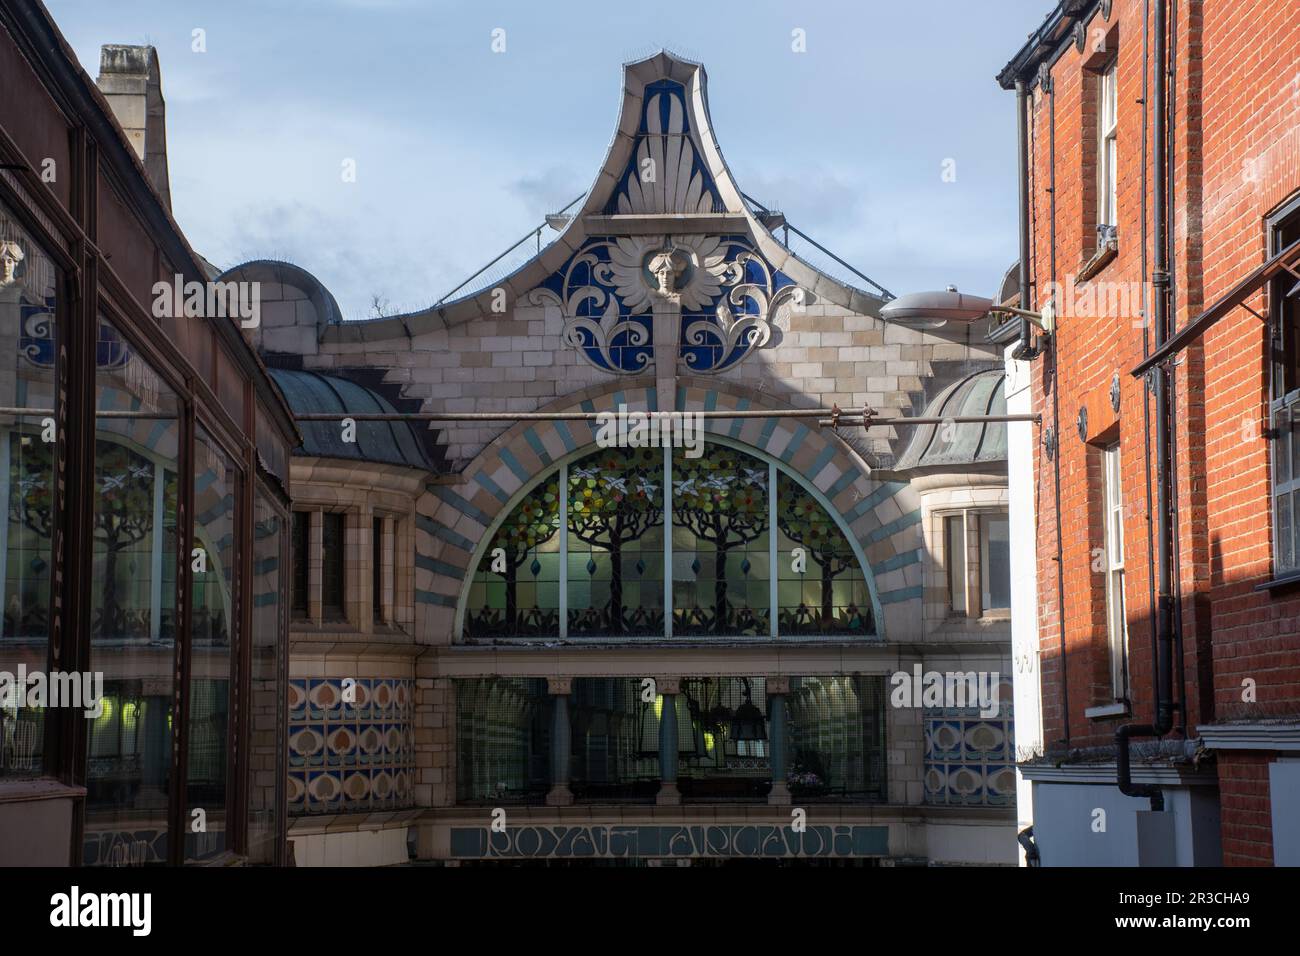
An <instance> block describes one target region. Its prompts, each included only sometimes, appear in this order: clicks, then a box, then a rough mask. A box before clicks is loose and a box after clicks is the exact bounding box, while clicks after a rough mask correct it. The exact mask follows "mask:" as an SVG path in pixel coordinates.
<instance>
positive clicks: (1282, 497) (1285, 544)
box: [1273, 492, 1296, 571]
mask: <svg viewBox="0 0 1300 956" xmlns="http://www.w3.org/2000/svg"><path fill="white" fill-rule="evenodd" d="M1273 500H1274V502H1275V503H1276V507H1277V516H1276V521H1277V567H1278V570H1279V571H1287V570H1290V569H1292V568H1294V567H1295V564H1296V562H1295V546H1294V542H1293V541H1292V532H1291V494H1290V493H1289V492H1283V493H1282V494H1279V495H1276V496H1274V499H1273Z"/></svg>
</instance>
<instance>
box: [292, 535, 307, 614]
mask: <svg viewBox="0 0 1300 956" xmlns="http://www.w3.org/2000/svg"><path fill="white" fill-rule="evenodd" d="M310 532H311V515H310V514H309V513H308V512H306V511H295V512H294V513H293V613H294V616H295V617H306V616H307V613H308V605H307V583H308V581H309V580H310V578H309V577H308V573H307V568H308V564H309V561H310V557H311V550H310V549H311V545H310V541H311V538H310Z"/></svg>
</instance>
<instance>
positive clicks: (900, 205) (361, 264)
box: [46, 0, 1053, 318]
mask: <svg viewBox="0 0 1300 956" xmlns="http://www.w3.org/2000/svg"><path fill="white" fill-rule="evenodd" d="M46 4H47V6H48V7H49V9H50V11H51V13H52V14H53V16H54V18H55V20H56V22H57V23H58V24H59V26H60V28H61V29H62V30H63V33H64V35H65V36H66V37H67V38H68V41H69V42H70V43H71V45H72V47H73V49H74V50H75V51H76V53H77V55H78V57H79V58H80V59H81V62H82V64H83V66H85V67H86V70H87V72H88V73H89V74H90V75H91V76H92V77H94V76H96V75H98V72H99V53H98V51H99V46H100V44H103V43H151V44H153V45H154V46H156V47H157V48H158V53H159V56H160V58H161V63H162V71H163V93H164V96H165V97H166V100H167V127H168V157H169V162H170V172H171V188H172V200H173V207H174V212H175V214H176V218H177V220H178V221H179V222H180V224H181V226H182V228H184V229H185V231H186V233H187V235H188V236H189V239H190V241H191V243H192V244H193V245H194V247H195V248H196V249H197V250H198V251H199V252H200V253H202V254H203V255H205V256H206V257H207V258H209V259H210V260H212V261H213V262H214V263H216V264H217V265H219V266H223V267H225V266H230V265H234V264H235V263H238V262H241V261H243V260H246V259H250V258H260V257H274V258H282V259H288V260H290V261H293V262H296V263H297V264H299V265H301V266H302V267H304V268H305V269H307V270H309V271H310V272H312V273H313V274H315V275H316V276H317V277H318V278H319V279H321V281H323V282H324V283H325V284H326V285H327V286H328V287H329V288H330V290H331V291H332V292H334V294H335V296H336V297H337V298H338V300H339V304H340V306H341V307H342V309H343V313H344V315H345V316H346V317H348V318H362V317H365V316H366V315H367V314H368V313H369V312H370V308H371V303H372V298H373V297H374V296H379V297H380V298H381V299H383V300H384V301H385V302H386V303H387V305H388V307H389V309H400V310H403V311H405V310H411V309H416V308H422V307H424V306H427V305H429V304H431V303H432V302H434V301H436V300H437V299H439V298H440V297H441V296H442V295H443V294H444V293H446V292H447V291H448V290H449V289H451V288H452V287H453V286H455V285H456V284H457V283H459V282H460V281H461V280H462V279H464V278H466V277H467V276H468V275H469V274H470V273H472V272H474V271H475V270H476V269H477V268H479V267H480V266H482V265H484V264H485V263H486V262H487V261H488V260H490V259H492V258H493V257H494V256H496V255H497V254H498V253H500V252H501V251H503V250H504V249H505V248H506V247H507V246H508V245H510V244H511V243H512V242H514V241H515V240H516V239H518V238H519V237H520V236H522V235H524V234H525V233H527V232H528V231H529V230H530V229H532V228H534V227H535V226H536V225H537V223H539V222H540V221H541V218H542V216H543V215H544V214H545V213H547V212H548V211H553V210H554V209H556V208H558V207H560V206H562V205H563V204H564V203H566V202H568V201H569V200H570V199H573V198H574V197H575V196H577V195H579V194H581V193H582V192H583V191H584V190H585V189H586V188H587V187H588V186H589V185H590V183H591V180H592V179H593V177H594V176H595V174H596V172H597V168H598V165H599V163H600V162H601V160H602V159H603V157H604V155H605V150H606V147H607V146H608V144H609V140H610V137H611V135H612V133H613V128H614V123H615V122H616V120H617V115H618V108H619V103H620V85H621V84H620V78H621V64H622V63H623V62H624V61H626V60H630V59H636V58H639V57H641V56H644V55H647V54H649V53H652V52H654V51H655V50H656V49H658V48H659V47H668V48H669V49H672V50H675V51H676V52H678V53H681V54H683V55H685V56H688V57H690V58H692V59H696V60H699V61H701V62H703V63H704V65H705V67H706V69H707V70H708V74H709V98H710V111H711V114H712V118H713V123H714V126H715V129H716V132H717V136H718V141H719V143H720V145H721V146H722V150H723V154H724V155H725V156H726V158H727V162H728V164H729V165H730V166H731V169H732V172H733V173H734V174H735V176H736V179H737V180H738V182H739V185H740V187H741V189H743V190H745V191H746V192H747V193H749V194H750V195H751V196H754V197H755V198H757V199H759V200H761V201H763V202H766V203H767V204H768V205H771V206H775V207H778V208H780V209H782V210H784V211H785V213H786V215H787V216H788V218H789V220H790V222H791V223H793V224H795V225H797V226H798V227H799V228H801V229H802V230H804V231H805V232H807V233H808V234H810V235H811V236H813V237H814V238H815V239H817V240H818V241H819V242H821V243H822V244H824V245H826V246H828V247H829V248H831V249H832V250H833V251H835V252H836V253H837V254H839V255H840V256H842V257H843V258H845V259H847V260H848V261H849V262H851V263H853V264H854V265H855V266H857V267H858V268H859V269H861V270H862V271H863V272H866V273H867V274H868V275H870V276H872V277H873V278H875V279H877V280H878V281H879V282H881V283H882V284H883V285H885V286H886V287H888V288H889V289H890V290H892V291H893V292H895V293H899V294H901V293H903V292H908V291H917V290H919V289H923V288H942V287H943V286H944V285H947V284H948V283H954V284H956V285H957V286H958V287H959V288H962V289H967V290H970V291H972V292H976V293H980V294H986V295H988V294H992V292H993V291H994V290H995V287H996V285H997V283H998V281H999V280H1000V279H1001V276H1002V274H1003V272H1004V271H1005V270H1006V268H1007V267H1008V266H1009V265H1010V264H1011V262H1012V261H1013V260H1014V259H1015V256H1016V235H1015V230H1016V184H1015V113H1014V108H1013V105H1014V97H1013V94H1011V93H1008V92H1004V91H1003V90H1001V89H1000V88H999V87H998V86H997V84H996V83H995V82H994V80H993V77H994V74H995V73H996V72H997V71H998V70H999V69H1000V68H1001V67H1002V65H1003V64H1004V63H1006V61H1007V60H1008V59H1010V57H1011V55H1012V54H1013V53H1014V52H1015V51H1016V49H1017V48H1018V47H1019V46H1020V44H1021V43H1023V42H1024V39H1025V37H1026V36H1027V35H1028V34H1029V33H1030V32H1031V31H1032V30H1033V29H1034V28H1035V27H1037V26H1038V24H1039V23H1040V22H1041V20H1042V18H1043V17H1044V16H1045V15H1046V14H1047V12H1048V11H1049V10H1050V9H1051V8H1052V6H1053V3H1052V2H1051V0H995V2H990V3H972V2H970V0H927V2H912V3H893V2H879V0H869V2H866V0H858V2H848V0H845V2H814V0H806V2H791V0H780V2H778V0H768V2H763V0H759V2H754V0H746V2H744V3H721V2H716V0H691V2H680V0H653V2H644V3H641V2H633V3H626V2H623V3H614V2H600V3H594V2H559V0H552V2H522V0H521V2H518V3H491V2H482V0H479V2H434V0H425V2H420V0H259V2H244V0H227V2H220V3H218V2H212V0H209V2H206V3H190V2H181V0H170V2H162V0H149V2H144V0H114V2H112V3H104V2H102V0H46ZM497 28H500V29H503V30H505V44H506V49H505V52H504V53H494V52H493V51H492V48H491V46H492V31H493V30H494V29H497ZM796 28H798V29H802V30H803V31H804V33H805V36H806V47H807V50H806V52H804V53H795V52H792V50H791V32H792V31H793V30H795V29H796ZM195 29H202V30H203V31H205V40H206V47H207V50H206V52H194V51H193V50H192V48H191V47H192V36H193V31H194V30H195ZM345 159H353V160H355V162H356V171H357V177H356V182H354V183H345V182H343V177H342V176H341V169H342V163H343V161H344V160H345ZM946 160H953V161H955V171H956V179H955V181H954V182H945V181H944V179H943V175H942V174H943V170H944V164H945V161H946ZM547 235H548V236H549V235H550V234H549V233H548V234H547Z"/></svg>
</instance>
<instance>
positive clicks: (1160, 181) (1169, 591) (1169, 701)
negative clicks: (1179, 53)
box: [1115, 0, 1175, 810]
mask: <svg viewBox="0 0 1300 956" xmlns="http://www.w3.org/2000/svg"><path fill="white" fill-rule="evenodd" d="M1168 7H1169V0H1156V5H1155V24H1154V33H1155V44H1154V60H1155V64H1154V69H1153V73H1154V90H1153V93H1154V96H1153V99H1154V100H1155V102H1154V104H1153V113H1154V120H1153V125H1154V135H1153V140H1154V143H1153V146H1154V149H1153V152H1154V154H1155V162H1154V164H1153V165H1154V167H1155V168H1154V176H1153V190H1152V191H1153V193H1154V199H1153V206H1154V210H1153V215H1152V227H1153V228H1152V235H1153V240H1154V241H1153V246H1154V247H1155V248H1154V251H1155V261H1154V262H1153V263H1152V269H1151V285H1152V294H1153V302H1152V307H1153V308H1152V311H1153V323H1152V324H1153V325H1154V326H1155V346H1156V348H1157V349H1159V348H1160V346H1161V345H1163V344H1164V342H1165V341H1166V339H1167V338H1168V333H1169V292H1170V289H1169V249H1168V225H1169V200H1168V195H1169V186H1168V172H1169V133H1168V129H1167V125H1166V124H1167V119H1168V117H1167V113H1168V107H1169V95H1168V86H1167V79H1168V69H1169V64H1168V62H1167V60H1168V52H1167V51H1168V41H1167V34H1168ZM1152 374H1153V375H1154V376H1155V393H1156V396H1155V399H1156V401H1155V404H1156V414H1155V419H1156V467H1157V469H1158V472H1157V484H1156V495H1157V501H1156V509H1157V513H1156V561H1157V566H1158V597H1157V599H1156V616H1157V620H1156V654H1155V658H1156V674H1155V681H1154V685H1155V692H1156V693H1155V697H1156V700H1155V722H1154V723H1150V724H1125V725H1123V726H1122V727H1120V728H1119V729H1118V730H1116V731H1115V749H1116V760H1115V768H1116V776H1117V778H1118V779H1117V783H1118V786H1119V790H1120V792H1121V793H1123V794H1125V795H1126V796H1130V797H1145V798H1147V799H1149V800H1150V801H1151V809H1152V810H1164V808H1165V801H1164V793H1163V791H1162V790H1161V789H1160V788H1159V787H1156V786H1151V785H1146V784H1135V783H1134V782H1133V773H1132V755H1131V754H1130V752H1129V741H1130V740H1131V739H1132V738H1135V737H1163V736H1164V735H1165V734H1167V733H1169V731H1170V730H1171V729H1172V728H1173V722H1174V721H1173V711H1174V706H1173V698H1172V689H1173V688H1172V685H1173V666H1174V661H1173V648H1174V638H1175V635H1174V627H1175V622H1174V603H1175V602H1174V595H1173V568H1172V553H1173V527H1172V509H1171V502H1172V494H1171V492H1172V488H1171V481H1170V473H1171V466H1172V462H1171V460H1170V448H1171V435H1170V429H1171V427H1172V421H1171V417H1170V397H1169V390H1170V383H1169V370H1168V369H1167V368H1166V367H1164V366H1160V367H1158V368H1156V369H1153V370H1152ZM1149 560H1150V559H1149V558H1148V561H1149Z"/></svg>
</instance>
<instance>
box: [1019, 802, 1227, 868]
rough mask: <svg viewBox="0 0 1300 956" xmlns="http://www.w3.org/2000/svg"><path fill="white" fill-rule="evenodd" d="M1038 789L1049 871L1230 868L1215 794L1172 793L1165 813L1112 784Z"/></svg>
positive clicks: (1038, 823) (1040, 834)
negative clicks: (1226, 864) (1072, 868)
mask: <svg viewBox="0 0 1300 956" xmlns="http://www.w3.org/2000/svg"><path fill="white" fill-rule="evenodd" d="M1033 788H1034V816H1035V823H1034V841H1035V843H1037V845H1038V850H1039V852H1040V853H1041V854H1042V861H1043V866H1221V865H1222V863H1223V853H1222V849H1221V844H1220V840H1219V806H1218V800H1217V792H1216V790H1215V788H1214V787H1203V786H1202V787H1166V788H1164V796H1165V809H1164V810H1163V811H1159V812H1152V811H1151V809H1150V807H1151V804H1150V801H1149V800H1147V799H1146V798H1145V797H1127V796H1125V795H1124V794H1122V793H1120V792H1119V788H1118V787H1116V786H1115V784H1114V783H1111V782H1106V783H1059V782H1056V781H1052V782H1044V781H1039V782H1037V783H1034V784H1033ZM1103 814H1104V816H1103ZM1103 826H1104V829H1102V827H1103Z"/></svg>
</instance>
